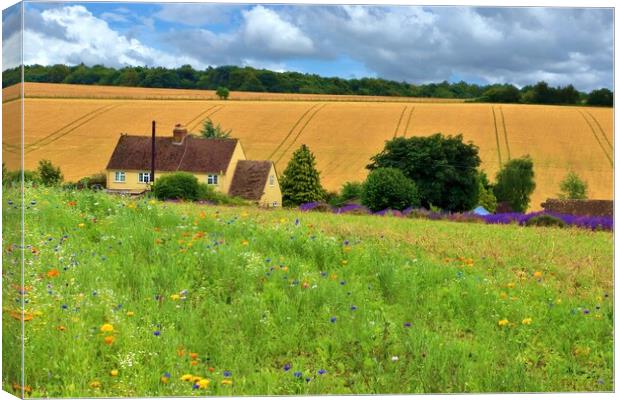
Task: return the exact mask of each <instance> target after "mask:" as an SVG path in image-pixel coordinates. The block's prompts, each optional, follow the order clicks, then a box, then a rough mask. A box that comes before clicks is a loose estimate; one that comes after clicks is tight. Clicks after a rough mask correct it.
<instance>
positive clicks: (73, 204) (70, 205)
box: [67, 201, 77, 207]
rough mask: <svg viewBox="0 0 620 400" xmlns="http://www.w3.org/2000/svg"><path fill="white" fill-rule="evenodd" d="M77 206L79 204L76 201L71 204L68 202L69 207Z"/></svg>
mask: <svg viewBox="0 0 620 400" xmlns="http://www.w3.org/2000/svg"><path fill="white" fill-rule="evenodd" d="M76 204H77V203H76V202H75V201H69V202H67V205H68V206H69V207H75V205H76Z"/></svg>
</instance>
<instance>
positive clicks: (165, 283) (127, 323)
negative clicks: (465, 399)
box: [2, 188, 613, 397]
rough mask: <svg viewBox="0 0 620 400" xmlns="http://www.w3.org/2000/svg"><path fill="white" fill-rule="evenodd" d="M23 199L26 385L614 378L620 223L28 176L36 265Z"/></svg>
mask: <svg viewBox="0 0 620 400" xmlns="http://www.w3.org/2000/svg"><path fill="white" fill-rule="evenodd" d="M19 201H20V194H19V192H18V191H15V190H12V189H5V191H4V194H3V226H4V232H3V247H2V249H3V260H4V262H3V292H2V295H3V313H2V324H3V348H4V354H3V360H2V363H3V376H2V383H3V388H4V389H5V390H7V391H10V392H13V393H17V394H19V392H20V391H22V390H23V391H24V393H25V395H26V396H33V397H34V396H36V397H46V396H51V397H84V396H88V397H104V396H105V397H116V396H191V395H203V396H204V395H266V394H270V395H279V394H327V393H333V394H349V393H356V394H365V393H367V394H373V393H446V392H523V391H528V392H546V391H556V392H558V391H559V392H563V391H611V390H612V389H613V380H612V379H613V374H612V371H613V368H612V367H613V279H612V273H613V236H612V234H611V233H610V232H606V231H591V230H583V229H575V228H567V229H554V228H536V229H530V228H524V227H521V226H519V225H486V224H455V223H451V222H448V221H441V220H439V221H429V220H425V219H409V218H377V217H373V216H364V215H361V216H358V215H355V216H349V215H337V214H332V213H305V212H302V211H299V210H292V211H291V210H278V211H265V210H258V209H255V208H250V207H215V206H209V205H197V204H186V203H163V202H158V201H154V200H150V199H139V200H136V199H126V198H120V197H113V196H109V195H106V194H104V193H97V192H87V191H84V192H73V191H62V190H59V189H47V188H27V189H26V192H25V206H26V210H25V219H26V221H25V222H26V230H25V234H24V235H25V248H24V249H23V250H24V253H23V254H24V257H25V271H24V278H25V281H24V282H22V281H21V276H20V275H21V271H20V257H21V254H22V249H21V248H20V244H19V243H20V242H19V235H20V233H19V229H17V227H18V226H19V218H20V214H21V210H20V207H19V205H20V204H19ZM22 304H23V305H24V307H25V309H24V310H23V312H22V311H21V310H20V307H21V305H22ZM22 326H23V328H24V335H25V354H24V361H25V371H24V372H25V382H24V383H23V384H22V382H21V379H20V365H21V355H20V352H19V351H18V347H19V336H20V335H21V330H22Z"/></svg>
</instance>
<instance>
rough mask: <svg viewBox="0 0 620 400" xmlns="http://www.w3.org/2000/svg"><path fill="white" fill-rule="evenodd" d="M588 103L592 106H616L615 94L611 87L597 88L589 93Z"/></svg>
mask: <svg viewBox="0 0 620 400" xmlns="http://www.w3.org/2000/svg"><path fill="white" fill-rule="evenodd" d="M586 103H588V105H591V106H606V107H613V106H614V94H613V92H612V91H611V90H609V89H605V88H603V89H596V90H593V91H591V92H590V94H588V98H587V100H586Z"/></svg>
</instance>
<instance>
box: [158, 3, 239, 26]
mask: <svg viewBox="0 0 620 400" xmlns="http://www.w3.org/2000/svg"><path fill="white" fill-rule="evenodd" d="M238 8H239V6H236V5H233V4H200V3H187V4H162V5H161V9H160V10H159V11H157V12H156V13H155V14H153V16H154V17H155V18H157V19H160V20H162V21H167V22H174V23H176V24H181V25H187V26H196V27H199V26H204V25H207V24H218V23H224V22H226V21H228V20H229V18H230V15H231V14H232V12H234V11H235V10H236V9H238Z"/></svg>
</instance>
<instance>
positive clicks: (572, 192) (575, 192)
mask: <svg viewBox="0 0 620 400" xmlns="http://www.w3.org/2000/svg"><path fill="white" fill-rule="evenodd" d="M558 197H559V198H560V199H572V200H573V199H574V200H585V199H587V198H588V184H587V183H586V182H585V181H584V180H582V179H581V178H579V175H577V174H576V173H574V172H569V173H568V174H567V175H566V177H565V178H564V180H563V181H562V182H560V193H559V194H558Z"/></svg>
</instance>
